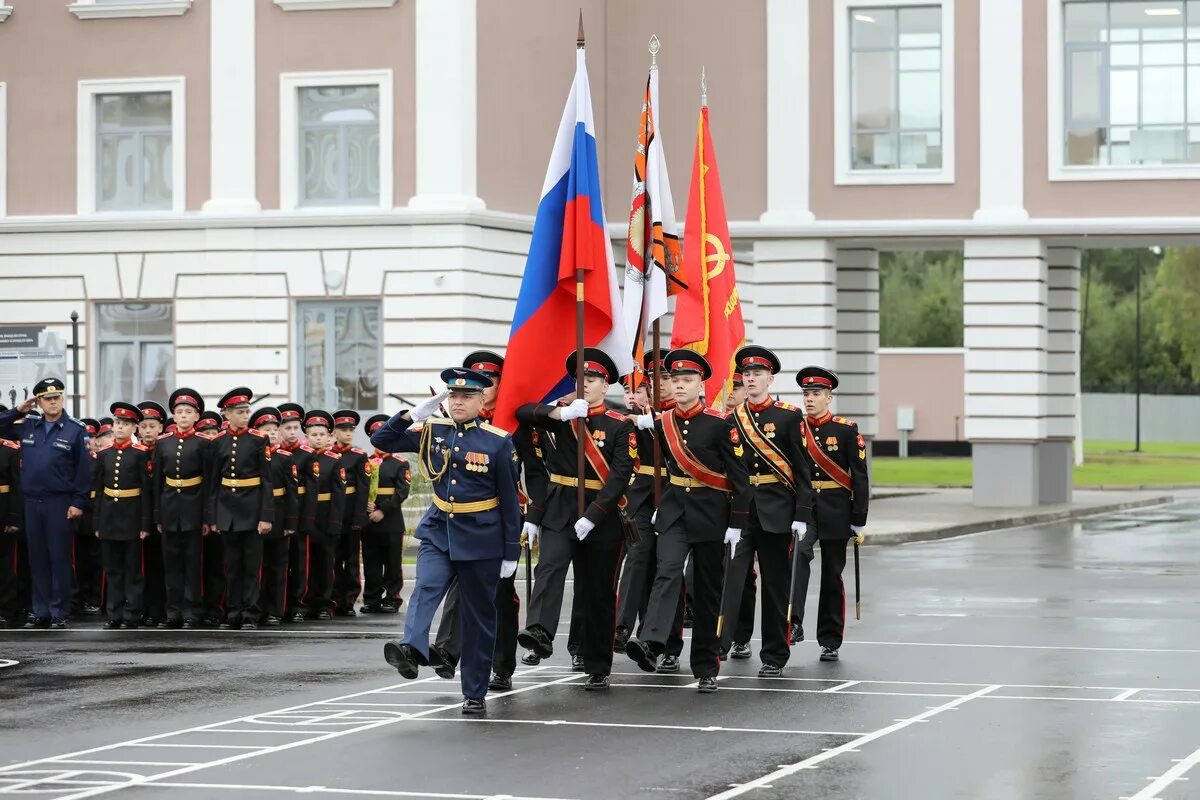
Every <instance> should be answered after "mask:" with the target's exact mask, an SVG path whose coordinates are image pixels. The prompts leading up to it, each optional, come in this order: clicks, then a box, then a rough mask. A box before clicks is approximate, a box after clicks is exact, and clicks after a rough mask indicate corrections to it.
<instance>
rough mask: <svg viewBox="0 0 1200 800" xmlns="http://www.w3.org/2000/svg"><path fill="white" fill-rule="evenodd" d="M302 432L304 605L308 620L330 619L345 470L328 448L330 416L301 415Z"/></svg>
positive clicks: (322, 413)
mask: <svg viewBox="0 0 1200 800" xmlns="http://www.w3.org/2000/svg"><path fill="white" fill-rule="evenodd" d="M304 435H305V436H307V437H308V443H309V445H311V446H312V448H313V455H314V458H313V461H312V468H311V473H312V477H313V484H312V485H311V486H310V487H309V491H310V492H312V493H313V494H314V495H315V497H314V503H313V523H312V531H311V532H310V535H309V555H310V560H309V563H308V591H307V593H306V594H305V597H304V606H305V608H306V609H307V616H308V617H309V619H319V620H326V619H330V617H331V616H332V610H333V565H334V558H335V555H336V552H337V541H338V537H339V535H340V534H341V532H342V520H343V519H344V518H345V508H346V499H347V498H346V470H345V468H343V467H342V457H341V456H340V455H338V454H337V453H336V452H334V451H333V450H332V449H331V445H332V444H333V415H332V414H330V413H329V412H328V411H322V410H320V409H314V410H312V411H309V412H308V414H307V415H306V416H305V418H304Z"/></svg>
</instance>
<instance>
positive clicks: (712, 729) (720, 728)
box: [425, 717, 864, 737]
mask: <svg viewBox="0 0 1200 800" xmlns="http://www.w3.org/2000/svg"><path fill="white" fill-rule="evenodd" d="M425 722H465V723H475V722H490V723H500V724H513V725H571V726H578V727H584V728H644V729H647V730H656V731H699V732H702V733H772V734H794V735H797V736H851V737H853V736H862V735H864V734H863V733H862V732H861V731H858V732H855V731H810V730H788V729H775V728H731V727H728V726H724V725H703V726H701V725H651V724H649V723H637V722H592V721H588V720H564V719H556V720H544V719H487V718H483V717H478V718H475V719H467V718H461V717H434V718H430V719H427V720H425Z"/></svg>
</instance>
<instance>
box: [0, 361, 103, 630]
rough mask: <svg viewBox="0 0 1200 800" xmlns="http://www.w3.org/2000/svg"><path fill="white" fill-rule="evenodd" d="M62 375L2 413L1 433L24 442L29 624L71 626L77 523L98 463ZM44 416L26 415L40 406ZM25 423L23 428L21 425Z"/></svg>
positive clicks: (38, 385) (39, 384)
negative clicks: (66, 408)
mask: <svg viewBox="0 0 1200 800" xmlns="http://www.w3.org/2000/svg"><path fill="white" fill-rule="evenodd" d="M64 389H65V387H64V385H63V382H62V381H61V380H59V379H58V378H43V379H42V380H40V381H38V382H37V383H36V384H34V387H33V396H32V397H30V398H28V399H27V400H25V401H24V402H22V403H21V404H20V405H18V406H17V407H16V408H14V409H12V410H11V411H5V412H3V413H0V437H4V438H6V439H16V440H18V441H19V442H20V445H21V493H22V497H23V499H24V505H25V533H26V537H27V540H28V543H29V566H30V572H31V577H32V579H33V581H32V583H33V614H34V618H33V619H32V620H30V621H29V622H27V623H26V625H25V627H28V628H65V627H67V617H68V616H69V615H70V613H71V528H72V527H73V526H72V525H71V523H72V522H73V521H75V520H77V519H79V518H80V517H82V516H83V512H84V509H86V508H87V507H88V491H89V490H90V487H91V469H92V462H91V459H90V458H89V457H88V451H87V433H86V432H85V431H84V428H83V424H82V423H81V422H79V420H77V419H72V418H71V417H69V416H67V415H66V414H64V413H63V391H64ZM35 404H36V405H37V406H38V408H39V409H40V410H41V415H40V416H36V415H33V416H26V415H28V414H30V412H31V411H33V407H34V405H35ZM18 426H19V427H18Z"/></svg>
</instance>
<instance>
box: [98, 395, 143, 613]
mask: <svg viewBox="0 0 1200 800" xmlns="http://www.w3.org/2000/svg"><path fill="white" fill-rule="evenodd" d="M111 411H112V415H113V417H114V418H118V419H123V420H127V421H129V422H132V423H134V424H135V425H136V424H137V423H138V422H141V420H142V412H141V410H139V409H138V407H137V406H135V405H131V404H129V403H113V404H112V408H111ZM152 469H153V468H152V466H151V464H150V451H149V450H148V449H147V448H146V447H143V446H142V445H140V444H135V443H134V441H133V439H132V438H130V439H126V440H124V441H122V442H118V441H114V442H113V443H112V444H111V445H109V446H107V447H105V448H104V449H102V450H99V451H97V452H96V455H95V465H94V469H93V470H92V485H93V488H94V489H95V492H96V507H95V520H96V535H97V536H98V537H99V538H100V548H101V554H102V557H103V559H104V581H105V591H106V592H107V595H108V622H107V623H106V624H105V627H106V628H108V629H110V630H111V629H115V628H118V627H120V628H136V627H138V624H139V622H140V620H141V618H142V596H143V594H144V579H143V574H142V538H143V537H144V536H145V534H146V533H148V532H149V530H150V526H151V524H152V520H153V518H152V514H151V509H152V507H153V506H152V502H151V492H152V490H153V483H152V477H153V476H152V474H151V472H152Z"/></svg>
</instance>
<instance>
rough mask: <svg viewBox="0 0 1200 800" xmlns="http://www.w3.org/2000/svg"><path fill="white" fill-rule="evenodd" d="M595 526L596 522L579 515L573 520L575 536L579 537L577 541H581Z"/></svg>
mask: <svg viewBox="0 0 1200 800" xmlns="http://www.w3.org/2000/svg"><path fill="white" fill-rule="evenodd" d="M595 527H596V523H594V522H592V521H591V520H590V519H588V518H587V517H580V518H579V519H578V520H576V521H575V536H576V537H577V538H578V539H579V541H581V542H582V541H583V540H584V539H586V538H587V535H588V534H589V533H591V532H592V529H593V528H595Z"/></svg>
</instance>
